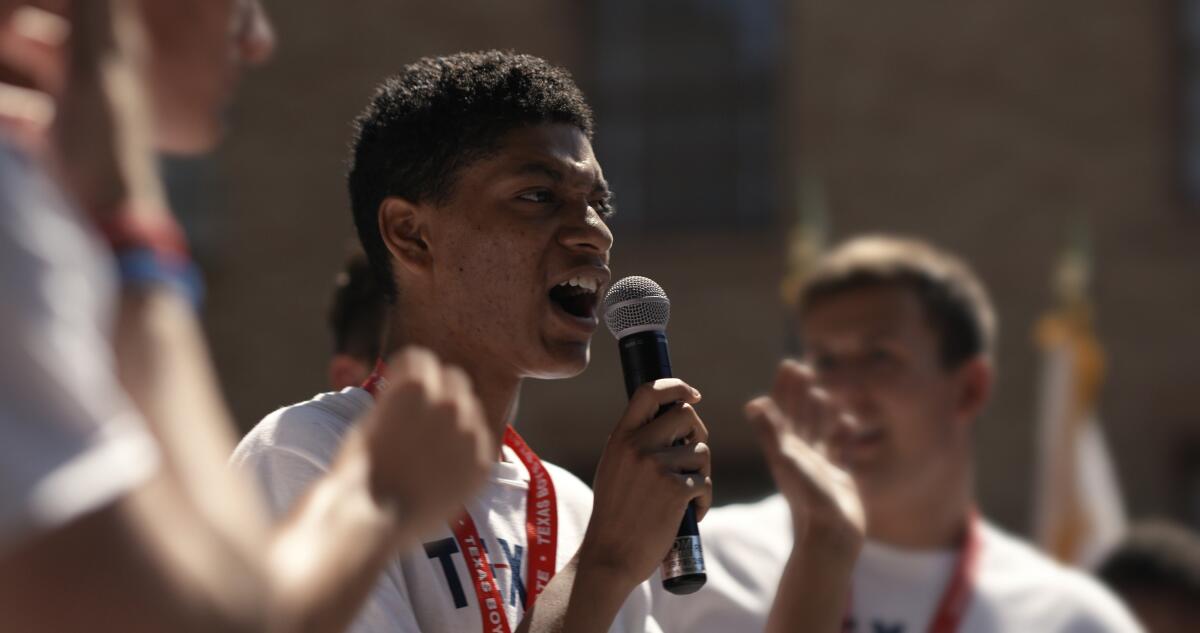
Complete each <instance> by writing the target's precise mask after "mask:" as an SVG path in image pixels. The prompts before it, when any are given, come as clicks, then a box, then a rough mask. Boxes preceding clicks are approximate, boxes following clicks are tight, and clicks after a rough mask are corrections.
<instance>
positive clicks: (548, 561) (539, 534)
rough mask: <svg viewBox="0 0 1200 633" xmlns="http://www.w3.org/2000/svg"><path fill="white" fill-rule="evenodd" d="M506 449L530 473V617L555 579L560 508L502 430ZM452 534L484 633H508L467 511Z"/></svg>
mask: <svg viewBox="0 0 1200 633" xmlns="http://www.w3.org/2000/svg"><path fill="white" fill-rule="evenodd" d="M384 369H385V367H384V365H383V362H382V361H379V362H378V363H376V364H375V371H373V372H372V373H371V375H370V377H368V378H367V380H366V382H364V383H363V384H362V388H363V389H364V390H366V392H367V393H369V394H371V397H372V398H374V397H375V396H376V395H377V394H378V393H379V392H380V391H382V390H383V389H385V388H386V387H387V380H386V379H385V378H384V377H383V371H384ZM504 445H505V446H507V447H508V448H510V449H512V451H513V452H514V453H516V455H517V459H520V460H521V463H522V464H524V465H525V469H526V470H528V471H529V493H528V496H527V498H526V502H525V542H526V551H527V555H528V560H529V565H528V567H527V568H526V572H525V604H524V605H523V606H524V607H525V610H526V611H528V610H529V608H530V607H531V606H533V602H534V600H536V599H537V597H538V595H539V594H540V593H541V592H542V590H543V589H545V588H546V585H547V584H548V583H549V582H550V579H551V578H553V577H554V571H555V565H554V563H555V555H556V554H557V552H558V549H557V548H558V502H557V497H556V495H555V494H554V481H553V480H552V479H550V473H549V472H548V471H547V470H546V467H545V466H544V465H543V464H542V460H541V459H539V458H538V456H537V454H536V453H534V452H533V449H531V448H529V445H528V444H526V443H525V440H523V439H521V436H520V435H518V434H517V431H516V429H514V428H513V427H511V426H509V427H508V428H506V429H505V430H504ZM450 531H451V532H453V533H454V540H455V541H457V542H458V549H459V551H460V552H462V554H463V559H464V560H466V561H467V566H468V567H469V568H470V573H469V575H470V576H471V581H472V584H473V585H474V586H475V598H476V602H477V603H478V604H479V616H480V620H481V623H482V627H483V628H482V631H483V633H510V632H511V628H510V627H509V625H508V618H507V617H506V616H505V614H504V599H503V597H502V596H501V595H500V587H499V586H498V585H497V584H496V579H495V577H494V576H493V574H492V564H491V560H490V559H489V558H488V553H487V551H486V550H485V549H484V546H483V540H482V539H481V538H480V537H479V531H478V530H477V529H476V528H475V521H474V520H473V519H472V518H471V514H470V513H469V512H467V509H466V508H465V507H464V508H463V509H462V514H461V516H460V517H459V518H458V519H457V520H455V521H454V522H453V523H452V524H451V525H450ZM515 571H519V570H514V573H515Z"/></svg>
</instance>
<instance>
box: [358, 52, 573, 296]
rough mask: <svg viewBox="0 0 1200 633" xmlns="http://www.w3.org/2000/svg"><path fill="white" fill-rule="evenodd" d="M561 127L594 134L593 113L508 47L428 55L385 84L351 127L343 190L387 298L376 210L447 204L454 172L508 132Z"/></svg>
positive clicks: (564, 75)
mask: <svg viewBox="0 0 1200 633" xmlns="http://www.w3.org/2000/svg"><path fill="white" fill-rule="evenodd" d="M541 123H567V124H570V125H574V126H576V127H578V128H579V129H580V131H582V132H583V133H584V134H585V135H586V136H587V137H588V138H589V139H590V138H591V137H592V110H591V108H590V107H589V106H588V105H587V102H585V101H584V98H583V93H582V92H580V90H579V88H578V87H577V86H576V85H575V82H574V80H572V79H571V75H570V74H569V73H568V72H567V71H566V70H564V69H562V68H558V67H556V66H553V65H551V64H550V63H549V62H547V61H545V60H543V59H539V58H537V57H533V56H531V55H521V54H517V53H513V52H507V51H485V52H476V53H458V54H455V55H448V56H445V57H426V58H424V59H420V60H418V61H416V62H415V63H413V64H410V65H408V66H406V67H405V68H404V70H403V71H401V72H400V74H398V75H395V76H393V77H390V78H388V79H387V80H385V81H384V82H383V83H382V84H381V85H380V86H379V88H378V90H377V91H376V92H375V96H374V98H372V99H371V103H370V105H368V106H367V108H366V110H364V111H363V113H362V114H360V115H359V116H358V118H357V119H356V121H355V128H356V129H355V136H354V144H353V153H352V156H351V161H350V171H349V177H348V185H349V189H350V205H351V209H352V210H353V212H354V225H355V228H356V229H357V230H358V238H359V240H360V241H361V242H362V247H363V251H364V252H365V253H366V254H367V259H368V261H369V262H370V264H371V270H372V271H373V272H374V274H375V276H376V279H377V280H378V283H379V286H380V288H381V289H382V290H383V292H384V294H385V296H386V297H387V298H388V301H389V302H394V301H395V299H396V296H397V288H396V284H395V281H394V280H393V278H392V269H391V263H390V258H389V254H388V251H387V248H386V247H385V246H384V244H383V238H382V236H381V235H380V233H379V217H378V214H379V206H380V204H382V203H383V201H384V199H385V198H388V197H392V196H397V197H401V198H404V199H406V200H409V201H412V202H425V201H432V202H434V203H443V202H445V201H446V200H448V199H449V197H450V196H451V195H452V194H453V192H454V185H455V182H456V178H457V176H458V173H459V172H460V171H461V170H462V169H463V168H464V167H466V166H468V165H470V164H471V163H473V162H474V161H476V160H479V159H480V158H483V157H486V156H487V155H488V154H489V153H491V152H493V151H495V149H496V143H497V142H498V141H499V139H500V137H501V136H503V135H504V134H505V133H507V132H509V131H511V130H513V129H516V128H519V127H523V126H526V125H537V124H541Z"/></svg>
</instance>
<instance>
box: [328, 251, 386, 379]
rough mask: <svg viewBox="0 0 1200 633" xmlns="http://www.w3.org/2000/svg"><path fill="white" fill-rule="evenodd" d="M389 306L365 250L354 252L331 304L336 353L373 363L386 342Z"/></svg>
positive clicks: (331, 328) (344, 269) (339, 275)
mask: <svg viewBox="0 0 1200 633" xmlns="http://www.w3.org/2000/svg"><path fill="white" fill-rule="evenodd" d="M386 309H387V306H386V305H385V302H384V299H383V294H382V293H380V292H379V284H378V283H377V282H376V281H375V275H374V273H373V272H372V271H371V267H370V265H369V264H367V258H366V257H365V256H364V255H363V254H362V253H355V254H353V255H351V256H350V257H349V258H348V259H347V260H346V264H345V267H344V268H343V269H342V272H341V273H339V274H338V276H337V280H336V281H335V284H334V290H333V298H332V301H330V303H329V331H330V332H332V333H333V352H334V353H335V354H347V355H349V356H352V357H354V358H356V359H358V360H360V361H362V362H364V363H367V364H368V365H369V364H372V363H374V362H375V359H377V358H379V352H380V347H381V346H382V344H383V340H382V339H383V321H384V313H385V312H386Z"/></svg>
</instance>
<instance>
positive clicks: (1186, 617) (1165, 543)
mask: <svg viewBox="0 0 1200 633" xmlns="http://www.w3.org/2000/svg"><path fill="white" fill-rule="evenodd" d="M1096 573H1097V575H1098V576H1100V579H1101V580H1102V581H1104V583H1105V584H1106V585H1108V587H1109V588H1110V589H1112V590H1113V591H1115V592H1116V593H1117V595H1119V596H1121V598H1122V599H1123V600H1124V601H1125V603H1126V604H1128V605H1129V607H1130V608H1131V609H1132V610H1133V612H1134V613H1135V614H1136V615H1137V617H1138V619H1139V620H1141V622H1142V623H1143V624H1145V625H1146V630H1147V631H1148V632H1149V633H1185V632H1186V633H1190V632H1192V631H1200V535H1197V534H1196V533H1195V532H1192V531H1190V530H1188V529H1187V528H1185V527H1183V526H1181V525H1176V524H1174V523H1170V522H1166V521H1146V522H1143V523H1139V524H1136V525H1134V526H1133V528H1132V529H1130V531H1129V533H1128V534H1127V535H1126V537H1125V539H1124V540H1123V541H1122V542H1121V543H1120V545H1118V546H1117V547H1116V549H1114V550H1113V551H1112V552H1110V553H1109V554H1108V556H1107V557H1106V558H1105V559H1104V561H1103V562H1102V563H1101V564H1100V567H1099V568H1098V569H1097V572H1096Z"/></svg>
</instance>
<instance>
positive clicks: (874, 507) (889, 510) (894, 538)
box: [864, 474, 975, 550]
mask: <svg viewBox="0 0 1200 633" xmlns="http://www.w3.org/2000/svg"><path fill="white" fill-rule="evenodd" d="M952 481H953V483H952V484H951V485H949V486H942V487H939V488H938V489H937V490H926V491H923V492H922V493H921V494H912V495H902V496H889V497H888V498H886V499H882V498H880V499H871V498H869V496H868V498H866V499H864V501H865V504H864V505H865V509H866V513H867V538H868V539H870V540H872V541H876V542H879V543H883V544H885V545H890V546H892V547H897V548H901V549H920V550H929V549H950V548H954V547H958V546H959V545H960V544H961V543H962V541H963V538H964V536H965V535H966V530H967V522H968V520H969V518H970V516H971V512H972V510H973V508H974V507H975V496H974V493H973V490H974V485H973V482H972V478H971V476H970V475H969V474H967V475H966V476H964V477H955V478H953V479H952Z"/></svg>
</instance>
